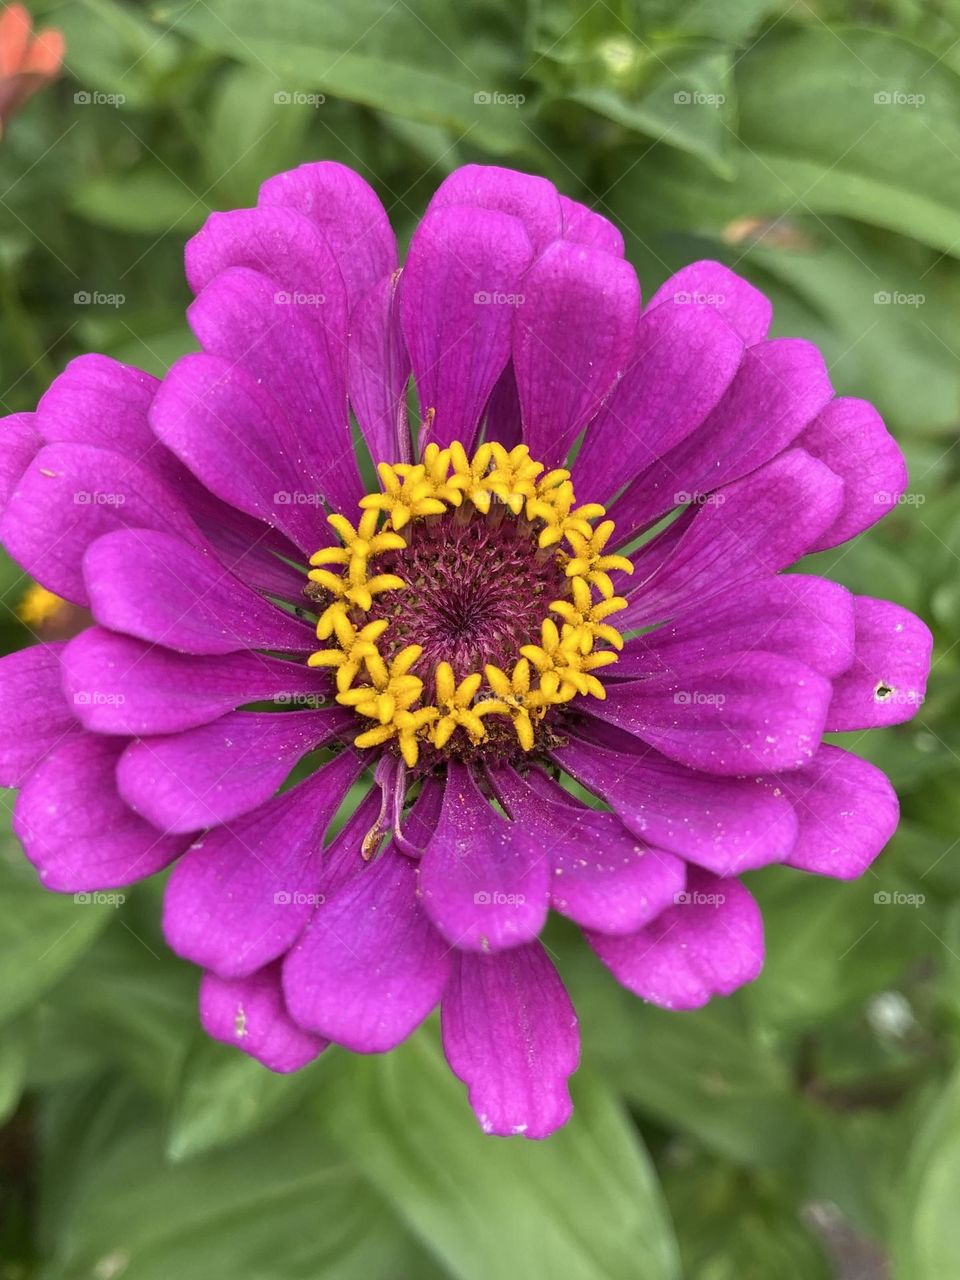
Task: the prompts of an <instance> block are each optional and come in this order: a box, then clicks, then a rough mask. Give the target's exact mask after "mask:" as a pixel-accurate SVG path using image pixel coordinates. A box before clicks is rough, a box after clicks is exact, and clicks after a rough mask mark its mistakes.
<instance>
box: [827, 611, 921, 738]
mask: <svg viewBox="0 0 960 1280" xmlns="http://www.w3.org/2000/svg"><path fill="white" fill-rule="evenodd" d="M855 609H856V626H857V645H856V656H855V658H854V660H853V665H852V666H851V667H850V669H849V671H845V672H844V674H843V675H842V676H839V677H838V678H837V679H836V680H835V681H834V684H833V701H832V702H831V703H830V711H829V713H828V715H827V729H828V731H829V732H831V733H845V732H847V731H849V730H851V729H876V728H880V727H882V726H884V725H891V724H903V722H904V721H905V720H911V719H912V718H913V717H914V716H915V715H916V714H917V712H918V711H919V710H920V707H921V706H922V705H923V700H924V696H925V694H926V689H927V676H928V675H929V673H930V654H931V652H932V650H933V636H932V635H931V634H930V628H929V627H928V626H927V625H926V623H925V622H922V621H921V619H920V618H918V617H917V616H916V615H915V614H912V613H911V612H910V610H909V609H903V608H901V607H900V605H898V604H893V603H891V602H890V601H889V600H873V599H871V597H869V596H857V597H856V601H855Z"/></svg>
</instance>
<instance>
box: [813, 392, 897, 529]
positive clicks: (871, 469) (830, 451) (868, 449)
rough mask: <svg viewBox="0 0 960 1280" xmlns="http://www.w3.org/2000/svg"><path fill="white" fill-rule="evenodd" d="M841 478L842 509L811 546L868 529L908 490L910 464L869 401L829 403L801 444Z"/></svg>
mask: <svg viewBox="0 0 960 1280" xmlns="http://www.w3.org/2000/svg"><path fill="white" fill-rule="evenodd" d="M797 443H798V444H799V445H801V446H802V448H804V449H806V450H807V452H808V453H811V454H813V456H814V457H815V458H819V459H820V460H821V462H825V463H826V464H827V466H828V467H829V468H830V470H831V471H835V472H836V474H837V475H838V476H842V477H843V506H842V507H841V508H840V514H839V515H838V516H837V518H836V520H835V521H834V522H833V524H832V525H831V526H830V528H829V529H827V530H825V531H824V533H822V534H821V535H820V538H819V539H818V540H817V542H816V543H815V544H814V546H813V547H811V550H812V551H823V550H825V549H826V548H827V547H835V546H837V544H838V543H841V542H846V540H847V539H848V538H852V537H854V535H855V534H858V533H862V532H863V530H864V529H869V528H870V526H871V525H872V524H876V522H877V521H878V520H879V519H880V518H881V517H882V516H885V515H886V514H887V512H888V511H890V509H891V508H892V507H893V506H895V505H896V503H897V501H898V499H899V498H900V496H901V494H902V493H903V492H904V491H905V489H906V487H907V464H906V463H905V462H904V460H903V454H902V453H901V452H900V446H899V445H898V444H897V442H896V440H894V438H893V436H892V435H891V434H890V432H889V431H888V430H887V429H886V427H885V426H884V425H883V419H882V418H881V417H880V415H879V413H877V411H876V409H874V407H873V405H872V404H868V403H867V402H866V400H847V399H838V400H833V401H831V403H830V404H828V405H827V407H826V408H825V409H824V410H823V412H822V413H821V414H820V415H819V417H817V418H816V419H815V420H814V421H813V422H812V423H811V424H810V426H808V427H807V428H806V430H805V431H804V432H803V434H802V435H801V436H800V438H799V440H798V441H797Z"/></svg>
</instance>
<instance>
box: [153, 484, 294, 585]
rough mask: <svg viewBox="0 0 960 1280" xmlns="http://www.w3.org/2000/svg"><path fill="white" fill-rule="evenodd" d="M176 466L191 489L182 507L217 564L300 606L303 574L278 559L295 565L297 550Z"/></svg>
mask: <svg viewBox="0 0 960 1280" xmlns="http://www.w3.org/2000/svg"><path fill="white" fill-rule="evenodd" d="M177 465H178V466H180V467H181V470H182V472H183V476H184V478H185V480H186V481H187V482H188V484H189V485H190V486H191V487H192V488H193V489H194V493H193V494H190V495H189V496H188V497H186V498H185V501H184V505H185V506H186V507H187V510H188V511H189V512H190V514H191V515H192V516H193V518H194V520H195V521H196V523H197V527H198V528H199V530H200V532H201V533H202V534H203V535H204V536H205V537H206V538H207V541H208V542H209V543H210V545H211V547H212V548H213V549H214V551H215V552H216V553H217V558H218V559H219V561H220V563H221V564H222V565H224V567H225V568H227V569H230V570H231V572H233V573H235V574H236V576H237V577H238V578H242V579H243V581H244V582H246V583H248V585H249V586H251V587H255V588H256V589H257V590H258V591H266V592H267V593H268V594H269V595H273V596H279V598H280V599H281V600H288V601H291V602H296V603H298V604H300V603H302V597H303V570H298V569H295V568H294V567H293V565H292V564H286V563H284V560H281V559H279V558H278V557H283V558H284V559H285V560H293V561H294V562H296V561H297V560H298V559H299V558H300V554H299V552H298V551H297V548H296V546H295V545H294V544H293V543H292V542H291V541H290V540H289V539H288V538H286V537H285V536H284V534H282V533H281V532H280V531H279V530H278V529H271V528H270V526H269V525H266V524H263V523H261V521H260V520H257V519H255V518H254V517H253V516H248V515H247V514H246V513H245V512H243V511H238V510H237V508H236V507H232V506H229V505H228V504H227V503H226V502H221V500H220V499H219V498H217V497H215V496H214V495H213V494H212V493H210V492H209V490H207V489H205V488H204V487H203V485H202V484H201V483H200V481H199V480H197V479H196V477H195V476H193V475H192V474H191V473H190V472H189V471H188V470H187V469H186V467H184V466H182V465H181V464H180V462H179V460H178V462H177ZM198 494H202V495H203V499H202V501H198V498H197V495H198Z"/></svg>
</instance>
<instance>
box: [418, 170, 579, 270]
mask: <svg viewBox="0 0 960 1280" xmlns="http://www.w3.org/2000/svg"><path fill="white" fill-rule="evenodd" d="M451 205H472V206H473V207H475V208H478V209H495V210H498V211H499V212H500V213H509V214H512V215H513V216H514V217H515V218H519V220H520V221H521V222H522V223H523V226H524V230H525V231H526V233H527V235H528V236H529V238H530V243H531V244H532V245H533V248H534V252H535V253H541V252H542V251H543V250H544V249H545V248H546V246H547V245H548V244H549V243H550V241H551V240H559V239H560V238H561V236H562V235H563V218H562V214H561V205H560V197H559V196H558V195H557V189H556V187H555V186H554V185H553V183H552V182H548V181H547V180H546V178H536V177H533V176H532V175H531V174H529V173H518V172H517V171H516V170H515V169H501V168H498V167H497V166H496V165H481V164H465V165H462V166H461V167H460V168H459V169H455V170H454V171H453V173H451V174H450V176H449V177H447V178H444V180H443V182H441V184H440V186H439V187H438V188H437V190H436V192H435V194H434V196H433V199H432V200H431V201H430V204H429V206H428V208H427V216H428V217H429V215H430V214H431V213H434V212H435V211H436V210H437V209H449V208H450V207H451ZM573 238H574V237H571V239H573Z"/></svg>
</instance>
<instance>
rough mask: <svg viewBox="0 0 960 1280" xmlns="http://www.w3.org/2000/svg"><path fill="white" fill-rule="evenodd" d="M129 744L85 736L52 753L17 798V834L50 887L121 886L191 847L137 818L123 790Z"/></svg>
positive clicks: (75, 890)
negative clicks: (121, 765) (121, 767)
mask: <svg viewBox="0 0 960 1280" xmlns="http://www.w3.org/2000/svg"><path fill="white" fill-rule="evenodd" d="M123 747H124V743H123V741H122V739H116V738H103V737H99V736H98V735H96V734H91V733H84V734H81V735H78V736H71V737H70V738H68V739H66V740H64V741H63V742H62V743H61V744H60V746H58V747H55V748H54V749H53V750H52V751H51V752H50V753H49V755H47V756H46V757H45V758H44V759H43V760H42V761H41V763H40V764H39V765H38V766H37V768H36V770H35V771H34V772H33V773H32V774H31V775H30V777H28V778H27V780H26V782H25V783H24V785H23V790H22V791H21V792H20V795H19V797H18V798H17V803H16V808H15V810H14V816H13V829H14V832H15V833H16V835H17V837H18V838H19V840H20V841H21V843H22V844H23V849H24V852H25V853H26V855H27V857H28V858H29V859H30V861H31V862H32V863H33V865H34V866H35V867H36V868H37V870H38V871H39V872H40V879H41V880H42V881H43V883H44V884H45V885H46V887H47V888H48V889H56V890H59V891H61V892H64V893H81V892H88V891H90V890H94V889H114V888H117V887H118V886H120V885H125V884H132V883H133V882H134V881H136V880H142V879H144V877H146V876H150V875H153V873H154V872H155V871H160V870H161V869H162V868H163V867H166V866H168V865H169V863H170V862H172V861H173V859H174V858H176V857H177V856H178V855H179V854H181V853H182V852H183V850H184V849H185V848H186V846H187V837H185V836H168V835H164V834H163V833H162V832H160V831H158V830H157V829H156V828H155V827H152V826H150V825H149V824H148V823H146V822H144V820H143V819H142V818H139V817H137V815H136V814H135V813H134V812H133V810H132V809H129V808H128V807H127V806H126V804H124V802H123V800H122V799H121V798H120V796H119V794H118V792H117V786H116V780H115V776H114V775H115V772H116V765H117V758H118V757H119V755H120V752H121V751H122V750H123Z"/></svg>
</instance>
